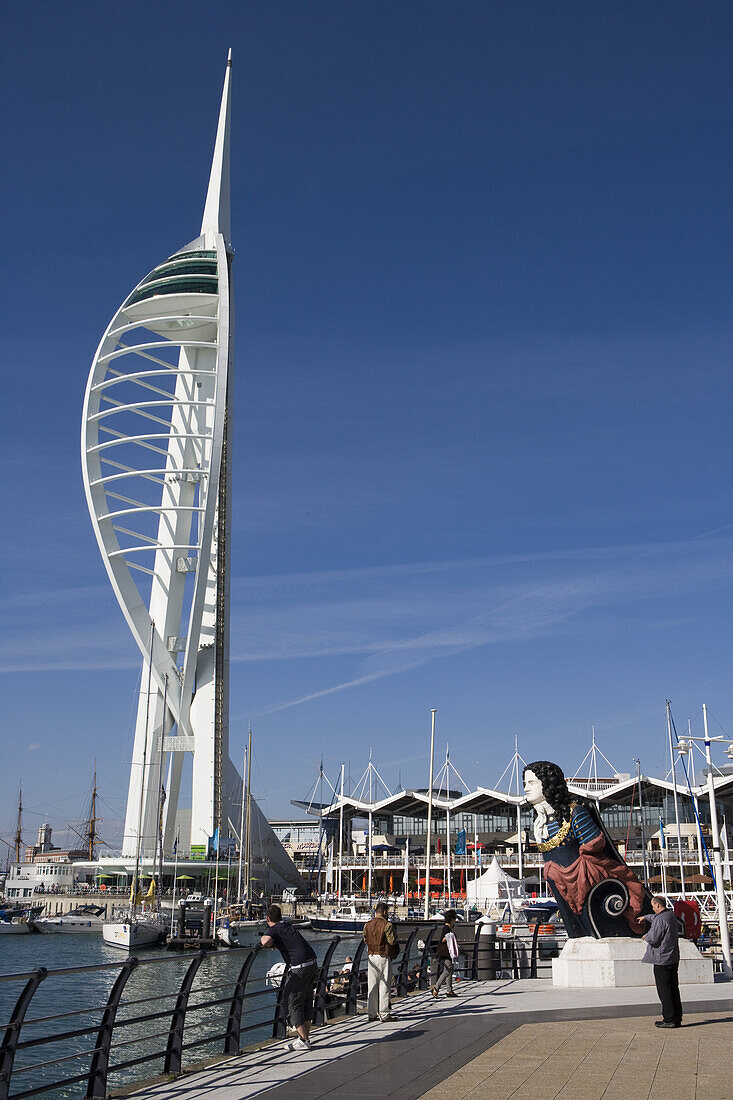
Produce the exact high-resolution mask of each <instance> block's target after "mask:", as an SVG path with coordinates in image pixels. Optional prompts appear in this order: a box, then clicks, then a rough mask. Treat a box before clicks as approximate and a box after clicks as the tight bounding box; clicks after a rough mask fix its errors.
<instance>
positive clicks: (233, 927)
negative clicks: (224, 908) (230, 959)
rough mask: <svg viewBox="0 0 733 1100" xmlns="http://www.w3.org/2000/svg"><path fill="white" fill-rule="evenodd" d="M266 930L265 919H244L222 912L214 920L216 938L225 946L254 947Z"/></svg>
mask: <svg viewBox="0 0 733 1100" xmlns="http://www.w3.org/2000/svg"><path fill="white" fill-rule="evenodd" d="M266 931H267V921H264V920H245V919H243V918H241V917H237V916H230V915H229V914H228V913H227V912H224V913H223V914H222V916H221V917H220V918H219V919H218V920H217V922H216V938H217V939H218V940H219V942H220V943H223V944H225V946H226V947H256V946H257V945H258V944H259V942H260V936H264V934H265V932H266Z"/></svg>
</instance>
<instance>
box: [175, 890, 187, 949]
mask: <svg viewBox="0 0 733 1100" xmlns="http://www.w3.org/2000/svg"><path fill="white" fill-rule="evenodd" d="M176 938H177V939H179V940H183V939H185V938H186V899H185V898H180V900H179V902H178V916H177V917H176Z"/></svg>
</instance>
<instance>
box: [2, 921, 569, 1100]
mask: <svg viewBox="0 0 733 1100" xmlns="http://www.w3.org/2000/svg"><path fill="white" fill-rule="evenodd" d="M438 931H439V926H438V925H435V924H432V925H430V926H421V927H417V928H414V929H412V930H410V931H409V932H408V933H407V934H406V935H405V936H404V939H403V940H402V942H401V950H400V955H399V956H398V958H397V960H396V962H395V965H394V970H393V985H392V997H393V998H401V997H405V996H406V995H408V994H410V993H413V992H417V991H424V990H426V989H427V988H428V986H429V984H430V979H431V963H432V964H433V965H434V964H435V959H436V949H437V945H436V942H435V939H436V935H437V933H438ZM473 931H474V932H475V935H474V937H473V941H472V942H469V937H468V936H467V935H463V936H461V941H464V940H465V942H459V949H460V953H459V957H458V959H457V960H456V963H455V967H454V973H455V975H456V976H457V977H458V978H459V979H463V980H466V979H468V980H473V981H483V980H495V979H497V978H513V979H521V978H537V977H550V975H551V959H552V958H553V957H556V956H557V955H558V954H559V951H560V949H561V947H562V944H563V943H564V942H565V936H564V933H563V931H562V930H560V929H558V930H556V932H554V933H553V934H550V933H549V930H548V926H546V925H540V924H535V925H534V926H527V925H511V926H506V925H504V926H499V928H498V929H496V930H494V929H491V930H490V931H487V930H482V928H481V926H476V927H475V929H473ZM339 942H340V937H338V936H336V937H334V938H333V939H332V940H331V941H330V942H328V944H327V945H326V946H325V952H324V954H323V957H322V959H321V962H320V965H319V969H318V974H317V979H316V985H315V990H314V1002H313V1008H314V1012H313V1020H314V1023H315V1025H316V1026H318V1025H320V1024H323V1023H325V1022H327V1021H328V1020H331V1019H333V1018H334V1017H335V1016H337V1015H346V1016H353V1015H355V1014H356V1013H357V1012H358V1010H359V1005H360V1003H362V1004H363V1002H365V1001H366V998H367V986H368V975H367V956H366V954H365V947H366V945H365V943H364V942H363V940H362V941H360V942H359V944H358V945H357V947H356V949H355V951H354V957H353V960H352V962H351V965H350V968H349V969H348V971H345V969H344V967H343V966H342V967H341V968H340V969H339V967H338V966H337V965H336V966H335V965H334V962H333V959H334V953H335V951H336V948H337V946H338V944H339ZM260 950H261V949H260V948H259V947H256V948H246V947H241V948H231V949H229V950H228V951H227V952H226V953H225V954H224V955H223V958H224V959H225V960H233V961H235V962H236V959H237V956H239V957H240V958H241V959H242V964H241V967H240V968H239V970H238V971H237V972H236V976H235V975H234V974H233V973H229V975H228V976H227V975H225V974H217V972H216V969H217V954H216V953H214V952H211V951H207V950H200V951H197V952H196V953H195V954H194V955H193V957H191V956H188V958H186V957H185V956H182V955H177V954H176V955H170V954H167V955H163V956H155V957H152V958H142V959H138V958H136V957H132V958H129V959H127V960H125V961H124V962H120V963H105V964H99V965H90V966H78V967H67V968H63V969H56V970H51V969H46V968H44V967H39V968H38V969H36V970H34V971H31V972H28V973H22V974H10V975H4V976H0V983H8V982H15V983H23V985H22V989H21V991H20V994H19V996H18V997H17V999H16V1001H15V1004H14V1007H13V1008H12V1011H11V1012H10V1018H9V1019H8V1021H7V1023H6V1024H4V1025H0V1033H2V1031H3V1028H4V1037H3V1041H2V1044H1V1045H0V1100H23V1098H25V1097H31V1096H39V1095H42V1094H44V1093H45V1094H48V1093H54V1092H55V1093H57V1095H58V1096H64V1095H65V1096H75V1097H78V1096H80V1095H84V1096H85V1097H88V1098H92V1097H104V1096H106V1095H107V1094H108V1090H109V1087H110V1078H113V1079H114V1085H115V1087H119V1086H122V1085H123V1084H130V1083H133V1082H134V1080H140V1078H139V1077H133V1076H132V1075H131V1071H134V1070H135V1069H136V1068H137V1067H140V1066H143V1065H146V1064H148V1063H154V1062H158V1063H159V1069H158V1070H157V1072H158V1073H161V1072H162V1073H163V1074H166V1075H170V1076H172V1077H174V1076H176V1075H178V1074H180V1073H181V1071H182V1069H183V1068H184V1062H185V1064H186V1066H190V1065H191V1064H192V1062H193V1061H196V1060H197V1059H198V1060H201V1058H202V1057H204V1055H203V1054H202V1053H201V1052H200V1048H202V1047H206V1046H213V1045H214V1044H216V1046H218V1051H217V1050H216V1047H215V1048H214V1051H210V1052H209V1053H208V1054H207V1055H206V1057H207V1058H209V1057H211V1056H212V1054H218V1055H220V1056H222V1057H226V1056H232V1055H236V1054H239V1053H240V1052H241V1050H242V1047H243V1045H248V1044H250V1045H251V1044H252V1043H253V1042H255V1041H256V1040H263V1041H264V1040H266V1039H267V1038H269V1037H272V1038H276V1039H277V1038H282V1037H284V1036H285V1035H286V1033H287V1005H286V1003H285V997H284V991H285V983H284V981H281V982H280V983H279V985H278V986H276V985H273V984H272V982H271V981H269V980H268V977H267V975H265V974H262V973H259V974H256V975H253V973H252V968H253V965H254V963H255V960H256V959H257V958H258V956H259V953H260ZM219 954H220V957H222V956H221V953H219ZM319 954H320V951H319ZM205 960H209V962H208V963H207V968H206V976H205V979H204V981H203V982H199V986H198V988H194V987H195V984H196V978H197V976H198V977H199V978H200V976H201V974H200V972H201V966H202V964H203V963H204V961H205ZM182 963H185V964H187V965H186V968H185V972H184V974H183V978H182V979H181V980H180V981H175V982H173V983H169V988H166V989H165V990H164V991H160V990H159V989H154V988H152V986H151V987H150V988H149V989H145V988H143V990H142V992H144V993H149V994H150V995H146V996H139V995H138V996H135V997H133V998H130V999H126V998H125V994H126V992H127V991H129V987H128V983H129V981H130V979H131V978H132V976H133V975H137V976H138V977H136V982H137V981H139V980H140V975H144V974H145V973H148V974H151V975H152V974H153V973H157V970H156V968H158V967H165V966H169V967H175V966H180V965H181V964H182ZM258 969H261V968H258ZM202 973H203V972H202ZM105 974H108V975H109V976H110V978H111V977H112V975H114V979H113V980H112V984H111V987H109V989H108V992H107V990H106V988H105V990H103V992H102V996H99V997H97V1001H98V1002H101V1001H103V1002H104V1003H97V1004H95V1005H94V1006H93V1007H89V1005H86V1006H84V1007H72V1005H73V1001H72V1000H71V999H69V1001H68V1005H69V1007H68V1009H67V1011H64V1012H61V1013H49V1014H47V1015H38V1016H35V1017H33V1018H30V1017H29V1016H28V1011H29V1008H30V1007H31V1005H32V1004H33V1003H34V998H36V995H37V994H38V991H39V989H40V990H43V989H45V988H47V986H46V983H49V986H50V981H49V980H59V981H60V980H61V979H62V978H67V979H71V978H73V979H74V980H75V981H76V980H77V978H78V976H81V975H86V976H88V978H89V980H88V982H87V985H86V987H85V988H86V989H93V988H94V984H95V983H94V981H92V976H96V978H97V979H98V983H99V981H103V980H104V976H105ZM220 977H222V978H225V980H218V979H219V978H220ZM98 983H97V984H98ZM134 984H135V983H133V985H134ZM142 985H143V986H144V985H145V983H144V982H142ZM148 985H150V982H149V983H148ZM1 990H2V986H0V991H1ZM105 993H106V996H105ZM39 1000H43V998H39ZM77 1001H78V997H77ZM245 1037H246V1038H245ZM199 1054H201V1058H198V1055H199ZM38 1056H40V1057H41V1059H42V1060H38V1061H35V1060H33V1059H34V1058H36V1057H38ZM186 1056H188V1057H186ZM75 1063H76V1066H74V1064H75ZM62 1066H64V1067H65V1069H66V1075H64V1076H59V1077H54V1074H57V1073H63V1072H64V1071H63V1070H61V1069H60V1067H62ZM82 1066H83V1067H84V1068H81V1067H82ZM69 1071H71V1072H69ZM115 1075H117V1076H115ZM121 1075H124V1076H121ZM79 1085H83V1086H84V1090H85V1091H84V1092H81V1090H78V1089H74V1091H69V1090H70V1089H72V1087H74V1086H79ZM11 1086H13V1087H14V1088H15V1091H13V1092H12V1093H11Z"/></svg>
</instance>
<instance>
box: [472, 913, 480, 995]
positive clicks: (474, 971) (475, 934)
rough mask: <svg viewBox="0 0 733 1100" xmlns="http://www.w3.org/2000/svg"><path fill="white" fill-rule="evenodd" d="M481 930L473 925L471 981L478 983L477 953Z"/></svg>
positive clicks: (476, 925) (478, 926)
mask: <svg viewBox="0 0 733 1100" xmlns="http://www.w3.org/2000/svg"><path fill="white" fill-rule="evenodd" d="M481 928H482V926H481V925H480V924H474V926H473V955H472V958H471V981H472V982H477V981H478V953H479V948H480V946H481Z"/></svg>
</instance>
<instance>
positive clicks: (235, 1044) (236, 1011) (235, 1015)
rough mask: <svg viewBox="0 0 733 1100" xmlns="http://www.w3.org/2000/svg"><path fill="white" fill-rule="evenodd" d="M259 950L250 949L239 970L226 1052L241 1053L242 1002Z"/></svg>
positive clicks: (228, 1023) (230, 1012)
mask: <svg viewBox="0 0 733 1100" xmlns="http://www.w3.org/2000/svg"><path fill="white" fill-rule="evenodd" d="M259 950H260V948H259V947H255V948H254V949H253V950H252V951H250V953H249V955H247V958H246V959H245V960H244V966H243V967H242V969H241V970H240V971H239V977H238V978H237V984H236V985H235V987H234V995H233V997H232V1004H231V1007H230V1009H229V1020H228V1021H227V1033H226V1038H225V1039H224V1053H225V1054H239V1031H240V1028H241V1026H242V1002H243V1001H244V991H245V988H246V986H247V979H248V978H249V972H250V970H251V969H252V963H253V962H254V961H255V956H256V955H257V952H258V951H259Z"/></svg>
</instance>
